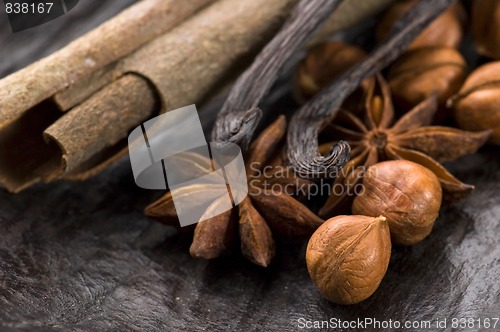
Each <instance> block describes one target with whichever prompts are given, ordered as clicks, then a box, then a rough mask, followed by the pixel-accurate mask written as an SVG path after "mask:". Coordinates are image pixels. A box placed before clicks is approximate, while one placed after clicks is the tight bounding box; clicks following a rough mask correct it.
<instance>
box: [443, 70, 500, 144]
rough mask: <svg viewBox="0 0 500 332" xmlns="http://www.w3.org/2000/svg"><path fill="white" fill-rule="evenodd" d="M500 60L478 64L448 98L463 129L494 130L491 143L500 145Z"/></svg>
mask: <svg viewBox="0 0 500 332" xmlns="http://www.w3.org/2000/svg"><path fill="white" fill-rule="evenodd" d="M499 99H500V61H495V62H490V63H487V64H485V65H482V66H480V67H478V68H477V69H476V70H474V71H473V72H472V73H471V74H470V75H469V77H467V79H466V81H465V83H464V85H463V86H462V89H460V91H459V92H458V94H457V95H455V96H453V97H452V98H450V99H449V105H450V106H452V107H453V110H454V114H455V120H456V121H457V124H458V126H459V127H460V128H462V129H465V130H470V131H482V130H488V129H491V130H492V135H491V137H490V143H493V144H497V145H500V103H499Z"/></svg>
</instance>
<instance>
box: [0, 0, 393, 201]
mask: <svg viewBox="0 0 500 332" xmlns="http://www.w3.org/2000/svg"><path fill="white" fill-rule="evenodd" d="M391 1H392V0H378V1H373V2H371V4H367V3H368V2H366V1H364V0H346V1H345V3H343V4H342V5H341V7H340V8H339V9H338V10H337V11H336V13H335V14H334V16H332V18H331V19H330V22H329V23H328V24H326V26H325V28H324V29H323V30H322V31H321V32H320V33H319V34H318V36H317V37H316V38H317V39H321V38H322V36H326V35H329V34H331V33H332V32H334V31H338V30H340V29H343V28H345V27H347V26H350V25H353V24H355V23H357V22H358V21H359V20H362V19H365V18H366V17H367V16H370V15H373V14H374V13H376V12H378V11H380V10H381V9H383V8H384V7H385V6H386V5H387V4H388V3H390V2H391ZM296 2H297V0H273V1H266V0H252V1H247V0H243V1H242V0H190V1H175V0H142V1H140V2H138V3H137V4H135V5H133V6H131V7H130V8H128V9H126V10H125V11H123V12H122V13H120V14H118V15H117V16H116V17H114V18H113V19H111V20H109V21H108V22H106V23H104V24H103V25H101V26H100V27H98V28H96V29H95V30H93V31H91V32H89V33H88V34H86V35H84V36H83V37H81V38H79V39H78V40H76V41H74V42H72V43H71V44H69V45H67V46H66V47H65V48H63V49H61V50H60V51H58V52H56V53H54V54H52V55H50V56H49V57H46V58H44V59H42V60H40V61H38V62H36V63H33V64H32V65H30V66H28V67H26V68H25V69H22V70H20V71H18V72H16V73H14V74H12V75H10V76H8V77H5V78H3V79H2V80H0V185H3V186H4V187H5V188H7V189H8V190H9V191H12V192H18V191H21V190H23V189H25V188H27V187H29V186H30V185H32V184H34V183H36V182H38V181H40V180H42V181H45V182H49V181H52V180H55V179H59V178H65V179H85V178H87V177H89V176H92V175H94V174H96V173H97V172H99V171H100V170H102V169H104V168H105V167H106V166H108V165H109V164H110V163H112V162H113V161H116V160H117V159H119V158H121V157H122V156H124V155H125V154H126V152H127V148H126V137H127V135H128V133H129V131H130V130H131V129H133V128H135V127H136V126H138V125H139V124H141V123H142V122H143V121H145V120H147V119H148V118H150V117H153V116H155V115H157V114H159V113H163V112H166V111H169V110H172V109H176V108H179V107H182V106H185V105H188V104H193V103H197V102H200V101H201V100H203V99H204V98H206V97H207V96H209V95H210V94H212V93H213V92H214V91H217V89H218V88H219V87H221V86H222V85H223V82H225V81H226V80H227V79H228V77H231V76H232V77H234V74H235V73H239V72H241V71H242V70H244V69H245V68H244V65H245V64H247V63H248V61H249V60H250V61H251V59H252V57H253V56H254V55H255V54H257V52H258V51H259V50H260V49H261V48H262V47H263V46H264V45H265V44H266V42H267V41H269V40H270V38H271V37H272V36H273V35H274V33H276V31H278V29H279V28H280V26H281V24H282V23H283V22H284V20H285V19H286V18H287V16H288V14H289V12H290V10H291V9H292V8H293V6H294V5H295V4H296ZM353 8H356V10H353ZM347 13H350V14H349V15H347Z"/></svg>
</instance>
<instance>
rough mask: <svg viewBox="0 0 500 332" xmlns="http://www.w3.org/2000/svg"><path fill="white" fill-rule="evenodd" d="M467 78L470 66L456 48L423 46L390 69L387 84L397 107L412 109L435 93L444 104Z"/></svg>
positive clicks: (404, 56)
mask: <svg viewBox="0 0 500 332" xmlns="http://www.w3.org/2000/svg"><path fill="white" fill-rule="evenodd" d="M466 77H467V63H466V61H465V59H464V58H463V57H462V55H461V54H460V53H459V52H458V51H457V50H455V49H454V48H449V47H424V48H417V49H413V50H410V51H408V52H406V53H404V54H403V55H402V56H401V57H400V58H399V59H398V60H397V61H396V62H395V63H394V64H393V65H392V66H391V68H390V71H389V76H388V82H389V86H390V88H391V92H392V96H393V97H394V101H395V102H396V104H397V105H398V106H399V107H400V108H402V109H406V110H408V109H411V108H412V107H414V106H416V105H417V104H418V103H419V102H421V101H422V100H424V99H426V98H427V97H429V96H431V95H432V94H434V93H436V94H437V95H438V100H439V103H440V104H441V105H444V104H445V103H446V100H447V99H448V98H449V97H450V96H452V95H453V94H455V93H457V91H459V90H460V87H461V86H462V84H463V83H464V81H465V78H466Z"/></svg>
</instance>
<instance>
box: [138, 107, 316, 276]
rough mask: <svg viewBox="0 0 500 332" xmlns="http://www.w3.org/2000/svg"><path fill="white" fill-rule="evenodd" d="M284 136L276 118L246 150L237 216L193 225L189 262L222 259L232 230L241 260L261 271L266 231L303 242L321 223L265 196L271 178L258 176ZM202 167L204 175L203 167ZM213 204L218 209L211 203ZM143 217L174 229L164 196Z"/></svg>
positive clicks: (281, 196)
mask: <svg viewBox="0 0 500 332" xmlns="http://www.w3.org/2000/svg"><path fill="white" fill-rule="evenodd" d="M285 132H286V120H285V118H284V117H283V116H280V117H279V118H278V119H277V120H276V121H275V122H274V123H273V124H271V125H270V126H269V127H268V128H266V130H264V131H263V132H262V134H261V135H259V137H258V138H257V139H256V140H255V142H254V143H253V144H252V146H251V147H250V150H249V152H248V155H247V157H246V158H245V159H246V168H247V176H248V180H249V193H248V197H247V198H246V199H245V200H244V201H243V202H242V203H241V204H240V205H239V206H238V207H237V211H239V212H238V213H230V212H227V213H224V214H221V215H219V216H217V217H214V218H211V219H207V220H204V221H201V222H199V223H198V224H197V225H196V229H195V233H194V238H193V243H192V245H191V248H190V253H191V255H192V256H193V257H201V258H205V259H213V258H216V257H219V256H221V255H223V254H225V253H227V252H228V251H229V250H232V247H231V245H232V244H234V243H235V242H236V241H235V237H236V236H237V234H236V230H238V231H239V237H240V243H241V251H242V253H243V255H244V256H245V257H246V258H248V259H249V260H250V261H252V262H254V263H255V264H258V265H261V266H267V265H269V263H270V262H271V259H272V258H273V256H274V246H275V244H274V240H273V236H272V233H271V229H272V230H273V231H275V232H278V233H279V234H282V235H287V236H308V235H311V234H312V233H313V232H314V230H315V229H316V228H318V227H319V226H320V225H321V224H322V223H323V220H321V219H320V218H319V217H317V216H316V215H315V214H314V213H312V212H311V211H310V210H309V209H308V208H307V207H306V206H305V205H303V204H302V203H300V202H299V201H298V200H296V199H294V198H293V197H291V196H288V195H287V194H286V193H284V192H276V191H272V190H269V189H268V188H270V186H272V184H273V183H274V180H275V179H274V178H273V176H272V172H271V173H269V174H268V175H267V176H266V177H263V176H260V175H261V174H262V169H263V167H264V166H266V165H268V164H269V163H270V159H272V157H273V156H274V155H275V153H276V150H277V149H278V147H280V146H281V144H282V143H283V138H284V135H285ZM204 165H205V167H207V168H208V169H209V167H210V166H209V161H206V162H205V164H204ZM281 169H282V166H281V165H275V170H276V172H277V171H280V170H281ZM289 181H290V182H288V184H290V185H291V186H294V185H297V183H295V182H294V181H296V179H290V180H289ZM298 181H305V180H298ZM183 190H184V191H185V192H186V194H187V195H192V196H193V197H199V196H198V195H204V194H206V195H213V190H212V188H211V187H210V185H198V186H189V187H186V188H184V189H183ZM214 204H218V203H217V201H216V202H214ZM145 214H146V215H147V216H150V217H153V218H156V219H159V220H161V221H163V222H166V223H169V224H172V225H177V224H178V222H177V218H176V217H175V216H176V214H175V206H174V202H173V199H172V195H171V193H170V192H169V193H167V194H165V195H164V196H163V197H162V198H160V199H159V200H158V201H156V202H154V203H152V204H151V205H149V206H148V207H147V208H146V209H145Z"/></svg>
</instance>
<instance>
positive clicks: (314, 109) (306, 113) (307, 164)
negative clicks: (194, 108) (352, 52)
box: [287, 0, 456, 179]
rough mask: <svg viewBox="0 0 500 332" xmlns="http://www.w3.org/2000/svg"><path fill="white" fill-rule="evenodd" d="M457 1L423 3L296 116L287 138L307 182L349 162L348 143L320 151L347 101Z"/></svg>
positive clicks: (426, 0)
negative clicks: (325, 152) (325, 133)
mask: <svg viewBox="0 0 500 332" xmlns="http://www.w3.org/2000/svg"><path fill="white" fill-rule="evenodd" d="M455 2H456V0H422V1H420V2H419V3H418V4H416V5H415V6H414V7H413V8H412V9H411V10H409V11H408V13H406V14H405V15H404V16H403V17H402V18H401V19H400V20H399V21H398V22H397V23H396V24H395V25H394V27H393V29H392V30H391V32H390V34H389V38H388V39H386V40H385V41H384V42H383V43H382V44H381V45H380V46H378V47H377V48H376V49H375V50H374V51H373V52H372V53H371V55H370V56H369V57H367V58H366V59H365V60H363V61H362V62H360V63H359V64H358V65H355V66H354V67H352V68H351V69H350V70H348V71H347V72H346V73H345V74H344V75H342V76H341V77H340V78H339V79H337V80H336V81H335V82H334V83H332V84H331V85H330V86H329V87H327V88H326V89H324V90H323V91H322V92H321V93H320V94H319V95H317V96H316V97H315V98H314V99H313V100H311V101H310V102H309V103H307V104H305V105H304V106H303V107H302V108H301V109H300V110H299V111H298V112H297V113H295V114H294V116H293V117H292V120H291V122H290V126H289V131H288V136H287V145H288V146H287V157H288V162H289V164H290V166H292V167H293V169H294V170H295V172H296V173H297V174H298V175H299V176H301V177H304V178H311V179H314V178H323V177H335V175H336V174H337V172H338V170H339V169H340V168H341V167H342V166H343V165H344V164H345V163H346V162H347V161H348V159H349V153H350V148H349V145H348V144H347V143H345V142H342V141H341V142H339V143H338V144H336V145H334V146H333V147H332V148H331V149H330V152H329V153H328V155H327V156H322V155H321V154H320V153H319V151H318V133H319V132H320V130H321V129H322V128H324V126H325V125H327V124H328V123H329V122H331V121H332V120H333V118H334V117H335V115H336V114H337V112H338V110H339V108H340V106H341V104H342V102H343V101H344V99H345V98H346V97H347V96H348V95H349V94H350V93H351V92H352V91H354V89H355V88H356V87H357V86H358V85H359V84H360V83H361V81H362V80H363V79H364V78H366V77H367V76H370V75H373V74H374V73H376V72H377V71H380V70H381V69H383V68H384V67H385V66H387V65H388V64H389V63H390V62H391V61H393V60H394V59H396V58H397V57H398V56H399V55H400V54H401V53H402V52H403V51H404V50H405V49H406V47H407V46H408V45H409V44H410V42H411V41H412V40H413V39H414V38H415V37H416V36H418V35H419V33H420V32H421V31H422V30H423V29H425V27H427V26H428V25H429V24H430V23H431V22H432V21H433V20H434V19H435V18H436V17H437V16H439V14H440V13H442V12H443V11H444V10H445V9H446V8H448V7H449V6H450V5H451V4H453V3H455Z"/></svg>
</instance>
